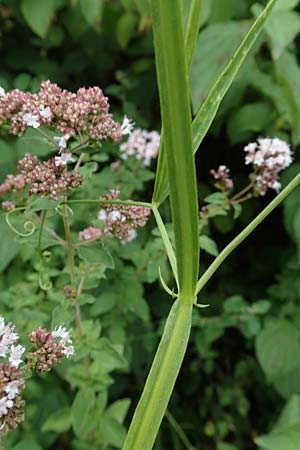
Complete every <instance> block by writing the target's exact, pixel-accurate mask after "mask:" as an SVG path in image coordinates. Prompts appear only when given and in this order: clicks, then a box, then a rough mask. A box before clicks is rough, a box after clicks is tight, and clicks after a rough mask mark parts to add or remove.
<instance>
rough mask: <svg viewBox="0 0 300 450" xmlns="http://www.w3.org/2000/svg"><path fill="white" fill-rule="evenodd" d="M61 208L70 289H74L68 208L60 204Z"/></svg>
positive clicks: (73, 263)
mask: <svg viewBox="0 0 300 450" xmlns="http://www.w3.org/2000/svg"><path fill="white" fill-rule="evenodd" d="M61 208H62V217H63V223H64V229H65V235H66V242H67V250H68V260H69V270H70V279H71V285H72V287H74V285H75V258H74V249H73V244H72V238H71V230H70V223H69V217H68V208H67V205H66V204H62V205H61Z"/></svg>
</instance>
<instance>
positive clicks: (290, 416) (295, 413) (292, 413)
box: [275, 395, 300, 429]
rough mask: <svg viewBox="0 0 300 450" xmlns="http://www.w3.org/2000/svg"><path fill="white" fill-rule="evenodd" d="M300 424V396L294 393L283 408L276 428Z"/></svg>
mask: <svg viewBox="0 0 300 450" xmlns="http://www.w3.org/2000/svg"><path fill="white" fill-rule="evenodd" d="M291 425H300V397H299V395H293V396H292V397H291V398H290V399H289V400H288V402H287V404H286V405H285V407H284V408H283V410H282V412H281V414H280V417H279V419H278V421H277V423H276V426H275V428H276V429H277V428H278V429H280V428H283V427H287V426H291Z"/></svg>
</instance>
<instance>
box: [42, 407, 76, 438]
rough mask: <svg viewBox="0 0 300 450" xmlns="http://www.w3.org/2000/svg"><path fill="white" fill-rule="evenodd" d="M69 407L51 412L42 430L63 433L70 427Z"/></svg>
mask: <svg viewBox="0 0 300 450" xmlns="http://www.w3.org/2000/svg"><path fill="white" fill-rule="evenodd" d="M70 414H71V409H70V408H69V407H65V408H63V409H59V410H58V411H55V412H54V413H52V414H51V415H50V416H49V417H48V418H47V420H46V422H44V424H43V426H42V431H43V432H46V431H55V432H56V433H64V432H66V431H68V429H69V428H70V427H71V417H70Z"/></svg>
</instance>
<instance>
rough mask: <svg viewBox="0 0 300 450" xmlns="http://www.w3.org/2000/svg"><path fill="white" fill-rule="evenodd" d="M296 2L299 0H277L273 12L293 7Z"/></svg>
mask: <svg viewBox="0 0 300 450" xmlns="http://www.w3.org/2000/svg"><path fill="white" fill-rule="evenodd" d="M298 3H299V0H277V3H276V5H275V6H274V12H275V11H282V10H286V9H293V8H295V7H296V6H297V5H298Z"/></svg>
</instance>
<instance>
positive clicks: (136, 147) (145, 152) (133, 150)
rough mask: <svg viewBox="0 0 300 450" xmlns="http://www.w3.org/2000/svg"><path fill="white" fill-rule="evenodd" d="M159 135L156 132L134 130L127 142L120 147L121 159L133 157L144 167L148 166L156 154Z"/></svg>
mask: <svg viewBox="0 0 300 450" xmlns="http://www.w3.org/2000/svg"><path fill="white" fill-rule="evenodd" d="M159 143H160V135H159V133H157V131H147V130H141V129H140V128H136V129H135V130H134V131H133V132H132V133H131V135H130V137H129V139H128V141H127V142H124V143H123V144H121V146H120V152H121V158H122V159H127V158H128V157H129V156H134V157H135V158H136V159H139V160H141V161H142V162H143V163H144V165H145V166H150V164H151V160H152V159H155V158H156V157H157V154H158V149H159Z"/></svg>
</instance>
